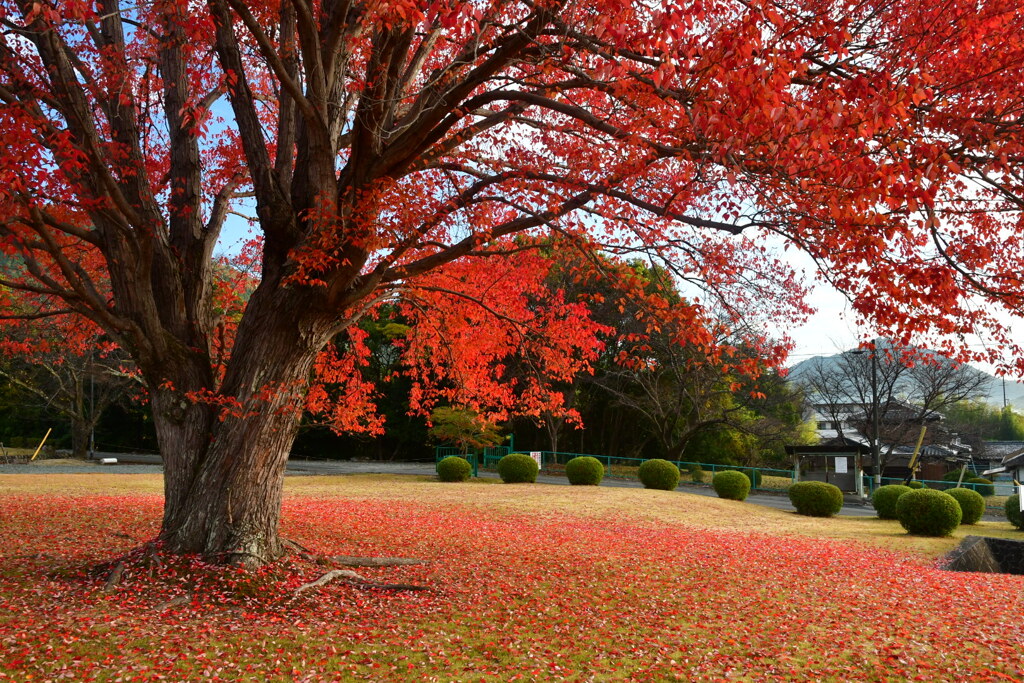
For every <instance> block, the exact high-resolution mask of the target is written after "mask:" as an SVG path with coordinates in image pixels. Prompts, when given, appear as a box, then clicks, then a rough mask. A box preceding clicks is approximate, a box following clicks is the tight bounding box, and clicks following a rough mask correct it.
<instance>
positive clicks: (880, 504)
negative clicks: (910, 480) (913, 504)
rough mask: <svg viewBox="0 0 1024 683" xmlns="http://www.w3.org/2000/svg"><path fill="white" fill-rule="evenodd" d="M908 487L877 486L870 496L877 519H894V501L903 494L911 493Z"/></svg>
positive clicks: (899, 485)
mask: <svg viewBox="0 0 1024 683" xmlns="http://www.w3.org/2000/svg"><path fill="white" fill-rule="evenodd" d="M912 490H913V489H911V488H910V487H909V486H904V485H903V484H887V485H886V486H879V487H878V488H877V489H875V492H874V493H873V494H871V504H872V505H874V506H875V512H877V513H878V518H879V519H896V501H898V500H899V499H900V496H902V495H903V494H904V493H907V492H908V491H912Z"/></svg>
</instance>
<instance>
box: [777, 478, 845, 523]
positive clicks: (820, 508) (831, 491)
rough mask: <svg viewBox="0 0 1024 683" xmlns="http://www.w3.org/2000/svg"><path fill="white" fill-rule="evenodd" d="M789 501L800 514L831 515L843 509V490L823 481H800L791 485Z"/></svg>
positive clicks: (811, 515) (809, 515)
mask: <svg viewBox="0 0 1024 683" xmlns="http://www.w3.org/2000/svg"><path fill="white" fill-rule="evenodd" d="M789 502H791V503H793V507H795V508H796V511H797V513H798V514H801V515H807V516H808V517H831V516H832V515H834V514H836V513H837V512H839V511H840V510H842V509H843V492H842V491H840V490H839V487H838V486H835V485H833V484H826V483H825V482H823V481H798V482H797V483H795V484H793V485H792V486H790V487H789Z"/></svg>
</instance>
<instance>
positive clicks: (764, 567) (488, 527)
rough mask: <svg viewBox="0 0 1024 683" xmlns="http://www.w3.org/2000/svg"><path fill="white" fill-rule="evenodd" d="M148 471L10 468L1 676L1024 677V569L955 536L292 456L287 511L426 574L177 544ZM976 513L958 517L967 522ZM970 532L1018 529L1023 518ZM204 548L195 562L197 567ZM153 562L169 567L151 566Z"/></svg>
mask: <svg viewBox="0 0 1024 683" xmlns="http://www.w3.org/2000/svg"><path fill="white" fill-rule="evenodd" d="M160 504H161V499H160V479H159V477H156V476H149V475H102V476H90V475H57V474H52V475H21V476H16V475H7V476H0V525H2V526H0V534H2V543H0V575H2V584H0V586H2V587H0V643H2V648H0V679H3V678H5V677H6V678H9V679H11V680H18V681H22V680H52V679H59V678H63V679H70V680H111V681H114V680H125V681H130V680H161V679H165V680H200V679H201V680H218V679H221V680H281V681H290V680H310V681H316V680H375V681H388V680H438V681H449V680H466V681H484V680H493V681H507V680H556V679H557V680H579V681H587V680H596V681H612V680H650V681H663V680H834V681H848V680H904V679H915V678H917V679H919V680H928V681H935V680H967V679H970V680H1020V678H1019V676H1020V671H1021V670H1022V653H1024V625H1022V623H1021V620H1020V614H1021V613H1022V612H1024V577H1015V576H1004V575H981V574H976V575H972V574H954V573H950V572H945V571H942V570H940V569H938V568H936V558H938V557H939V556H941V555H942V554H943V553H944V552H946V551H948V550H949V549H950V548H951V547H953V545H955V543H956V541H957V539H956V538H954V539H924V538H915V537H909V536H907V535H906V534H904V533H903V532H902V529H901V528H900V527H899V526H898V524H896V523H894V522H887V521H881V520H875V519H864V518H837V519H831V520H816V519H810V518H804V517H799V516H797V515H795V514H793V513H788V512H783V511H779V510H770V509H765V508H759V507H756V506H753V505H749V504H744V503H736V502H731V501H722V500H717V499H714V498H706V497H700V496H695V495H690V494H686V493H681V492H663V491H646V490H643V489H625V488H585V487H568V486H544V485H516V486H512V485H503V484H495V483H479V482H471V483H466V484H441V483H438V482H434V481H431V480H429V479H428V478H425V477H424V478H417V477H398V476H391V477H388V476H376V475H374V476H349V477H301V478H299V477H296V478H289V479H288V482H287V496H286V502H285V510H284V522H283V532H284V535H285V536H287V537H288V538H290V539H294V540H296V541H298V542H300V543H302V544H303V545H305V546H307V547H309V548H310V549H312V550H315V551H319V552H324V553H329V554H346V555H365V556H394V555H397V556H406V557H416V558H421V559H423V560H425V561H426V562H427V563H426V564H424V565H421V566H407V567H391V568H377V569H360V570H359V571H360V573H362V574H363V575H365V576H367V577H369V578H372V579H375V580H378V581H382V582H389V583H409V584H421V585H426V586H429V587H430V590H428V591H423V592H409V591H381V590H376V589H366V588H358V587H355V586H353V585H349V584H343V583H330V584H327V585H326V586H323V587H321V588H317V589H314V590H307V591H305V592H302V593H301V594H299V595H296V594H295V590H296V588H297V587H298V586H300V585H302V584H303V583H306V582H309V581H312V580H313V579H315V578H316V577H317V576H319V575H320V574H322V573H323V572H324V568H322V567H317V566H315V565H313V564H311V563H308V562H303V561H299V560H295V561H292V562H289V563H287V564H285V565H283V566H280V567H276V568H274V569H273V570H271V571H268V572H265V573H263V574H260V575H255V576H253V575H244V574H239V573H236V572H232V571H228V570H211V569H210V568H207V567H203V566H201V565H200V564H198V563H196V562H195V561H194V560H192V561H190V560H182V561H170V560H168V559H167V558H164V560H163V561H161V562H160V564H159V565H157V564H151V565H150V567H149V569H145V567H144V565H143V564H141V563H139V562H136V563H129V564H128V570H127V571H126V574H125V579H124V580H123V582H122V583H121V584H120V585H117V586H115V587H113V588H112V589H111V590H110V591H109V592H105V591H104V590H103V589H104V580H105V574H94V575H93V574H89V573H88V572H87V570H88V568H89V567H91V566H93V565H95V564H96V563H99V562H102V561H105V560H109V559H111V558H114V557H116V556H118V555H120V554H122V553H124V552H126V551H128V550H130V549H132V548H133V547H136V546H138V545H139V544H140V542H142V541H144V540H146V539H148V538H150V537H151V536H152V535H153V534H154V533H155V532H156V530H157V528H158V525H159V519H160ZM964 531H965V529H964V528H962V529H961V531H960V532H958V534H957V536H958V537H962V536H963V535H964ZM971 533H985V534H990V535H1001V536H1006V537H1011V538H1012V537H1022V536H1024V534H1020V533H1019V532H1015V531H1012V530H1011V529H1010V527H1009V525H1008V524H1006V523H984V524H982V525H980V527H978V528H977V529H972V530H971ZM185 569H190V570H191V571H190V572H186V571H184V570H185ZM150 574H152V576H151V575H150Z"/></svg>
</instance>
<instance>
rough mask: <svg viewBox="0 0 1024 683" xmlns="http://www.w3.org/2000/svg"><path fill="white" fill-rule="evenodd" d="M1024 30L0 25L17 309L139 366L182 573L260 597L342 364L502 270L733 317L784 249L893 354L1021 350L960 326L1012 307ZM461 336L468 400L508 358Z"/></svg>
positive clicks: (612, 17) (581, 5) (218, 5)
mask: <svg viewBox="0 0 1024 683" xmlns="http://www.w3.org/2000/svg"><path fill="white" fill-rule="evenodd" d="M1022 21H1024V18H1022V14H1021V12H1020V10H1019V8H1018V6H1017V3H1016V1H1014V0H988V1H986V2H985V3H982V4H981V5H980V6H979V5H978V3H966V2H960V1H959V0H954V1H953V2H944V3H938V2H935V0H886V2H878V1H877V0H860V1H855V2H853V3H850V2H843V3H839V2H835V1H834V0H810V2H808V1H806V0H799V1H797V0H772V1H768V0H743V1H742V2H741V1H738V0H684V1H682V2H676V1H668V2H659V3H651V2H636V1H634V2H631V1H625V2H623V1H620V0H614V1H612V0H532V1H529V2H525V1H524V2H509V1H506V0H494V1H493V2H486V1H485V2H460V1H456V0H444V1H441V2H425V1H420V0H374V1H369V2H353V1H352V0H250V1H243V0H207V2H205V3H202V4H192V5H188V4H183V3H180V2H173V1H170V0H149V1H143V2H137V3H122V2H121V0H62V1H60V2H57V1H56V0H2V2H0V32H2V36H3V37H2V40H0V100H2V101H3V103H4V106H3V107H2V108H0V248H2V250H3V251H4V252H6V253H8V254H15V255H17V256H18V258H19V259H20V260H21V262H23V263H24V264H25V269H24V270H23V271H20V272H21V274H20V275H18V276H6V277H4V278H3V281H2V282H0V285H3V286H4V287H5V288H6V289H5V290H4V291H5V292H10V291H13V290H22V291H26V290H27V291H30V292H32V293H34V294H36V295H38V296H40V297H43V298H46V299H48V300H49V301H50V302H51V305H52V306H53V307H54V308H55V309H62V310H71V311H74V312H75V313H76V314H77V315H81V316H85V317H86V318H88V319H90V320H91V321H92V322H93V323H95V324H96V325H98V326H100V327H101V328H103V329H104V330H105V331H106V332H107V334H108V335H110V337H111V338H112V339H114V340H116V341H117V342H118V343H119V344H120V345H121V346H122V347H123V348H124V349H126V350H127V351H128V352H129V353H130V354H131V356H132V357H133V359H134V361H135V362H136V364H137V366H138V368H139V371H140V372H141V373H142V376H143V377H144V379H145V381H146V383H147V385H148V386H149V389H150V399H151V402H152V407H153V413H154V422H155V425H156V430H157V434H158V438H159V441H160V444H161V450H162V453H163V456H164V462H165V494H166V496H165V500H166V502H165V511H164V519H163V526H162V531H161V539H162V541H163V542H164V543H165V544H166V547H167V548H169V549H170V550H171V551H175V552H200V553H203V554H205V555H206V556H208V557H209V558H211V559H214V560H217V561H222V562H230V563H238V564H244V565H248V566H258V565H260V564H263V563H265V562H267V561H270V560H272V559H273V558H274V557H276V556H278V555H279V554H280V552H281V547H282V546H281V542H280V539H279V537H278V533H277V525H278V517H279V509H280V502H281V491H282V481H283V471H284V465H285V461H286V459H287V455H288V451H289V447H290V444H291V443H292V440H293V438H294V436H295V433H296V428H297V427H296V425H297V414H298V412H299V410H300V408H301V406H302V405H303V403H304V401H305V397H306V394H307V386H308V381H307V380H308V377H309V376H310V374H311V371H312V370H313V368H314V366H315V365H316V364H317V363H318V362H321V361H323V359H322V358H321V360H320V361H318V358H320V357H319V354H320V352H321V350H322V349H324V348H325V346H326V344H327V342H328V341H329V340H330V339H332V338H334V337H335V336H336V335H338V334H339V333H345V332H346V331H347V332H348V333H349V334H350V335H353V334H356V333H355V332H354V329H353V328H354V323H355V322H356V321H357V320H358V319H359V318H360V316H362V315H365V314H367V313H369V312H371V311H372V310H373V309H374V307H375V306H376V304H377V303H379V302H381V301H385V300H389V299H392V298H394V297H396V296H398V295H399V294H400V293H402V292H408V293H411V294H413V295H414V296H415V297H416V299H417V300H418V301H420V302H421V306H422V311H423V314H424V315H425V316H426V317H427V318H428V319H430V320H435V321H439V322H438V324H440V321H443V320H444V319H445V316H446V315H447V313H446V311H447V310H448V307H449V306H450V305H451V304H452V302H454V301H456V300H463V301H468V300H472V299H476V300H480V299H481V290H482V289H486V284H487V281H488V280H487V278H488V277H489V270H490V268H489V266H488V265H487V264H489V263H497V262H498V260H499V259H510V261H508V262H509V263H520V264H521V270H522V272H521V273H519V276H520V277H521V278H522V281H523V282H524V283H525V282H529V281H531V279H533V280H537V279H539V278H540V277H541V274H539V273H536V272H530V271H531V269H533V268H534V264H533V263H532V262H531V261H530V259H529V258H528V257H526V256H525V255H522V252H521V251H519V250H520V249H521V248H522V245H521V244H520V243H518V242H516V241H515V239H514V238H515V237H516V236H524V237H525V236H530V237H536V236H538V235H540V234H542V233H550V232H557V233H559V234H561V235H563V236H564V237H565V238H566V239H567V241H568V242H570V243H571V242H574V241H575V242H577V243H579V244H583V245H586V246H587V247H588V248H602V249H605V250H608V251H610V252H619V253H622V252H625V251H636V250H642V251H644V252H646V253H647V254H649V255H650V257H651V258H658V259H664V260H665V261H666V262H667V263H669V264H671V267H672V268H673V269H674V272H675V273H676V274H677V275H679V276H680V277H682V278H685V279H686V280H688V281H690V282H697V283H701V284H703V285H705V286H707V287H709V288H713V289H717V290H719V291H721V292H723V293H725V294H728V293H729V292H730V291H732V288H733V286H734V285H735V284H736V283H738V282H742V281H744V280H745V278H746V275H747V274H748V272H749V270H750V269H751V268H755V269H756V268H757V267H758V265H759V264H760V263H762V262H763V261H764V260H765V259H767V258H770V257H769V256H768V255H767V252H764V251H763V249H762V248H761V247H758V246H757V243H756V240H757V238H758V237H760V236H762V235H763V234H765V233H777V234H779V235H783V236H784V237H785V238H787V239H788V240H789V243H790V244H793V245H796V246H798V247H799V248H802V249H804V250H806V251H807V252H809V253H810V254H811V255H812V256H813V257H814V258H816V259H817V260H818V261H819V263H820V265H821V267H822V269H823V270H824V272H826V273H827V274H828V276H829V277H830V279H831V280H832V281H833V282H834V283H835V284H836V285H837V286H839V287H840V288H842V289H844V290H845V291H847V292H849V293H850V296H851V297H852V299H853V301H854V304H855V306H856V308H857V310H858V311H860V312H861V313H862V314H863V315H864V316H866V317H870V318H872V319H874V320H876V321H877V322H878V323H880V324H881V325H882V326H888V327H892V328H895V329H896V330H897V331H898V332H899V333H900V334H901V335H908V336H909V335H912V334H918V335H920V334H924V333H928V332H937V333H943V334H950V333H952V334H957V333H963V332H967V331H971V330H979V329H982V328H985V329H988V330H989V331H991V332H992V333H993V334H995V335H996V339H997V341H999V340H1002V341H1004V342H1008V341H1009V340H1008V339H1007V337H1006V336H1005V334H1003V333H1002V332H1001V328H1000V326H999V320H998V319H997V317H996V314H995V313H994V312H993V310H990V309H986V308H985V307H983V306H975V305H973V304H972V301H973V298H972V297H974V296H976V295H978V293H980V295H981V296H983V297H987V299H988V300H989V301H991V302H993V304H995V305H998V306H1003V307H1005V308H1007V309H1009V310H1011V311H1016V310H1017V309H1019V307H1020V303H1021V299H1020V296H1021V289H1020V287H1019V285H1020V280H1019V273H1020V272H1022V267H1021V266H1022V265H1024V264H1022V263H1021V255H1020V253H1019V250H1017V249H1016V245H1017V240H1016V238H1015V235H1016V231H1017V229H1018V227H1019V225H1018V222H1019V215H1020V213H1019V207H1020V204H1021V202H1022V192H1021V177H1020V174H1019V168H1020V165H1019V162H1020V155H1021V148H1020V145H1021V136H1020V125H1021V123H1020V122H1021V97H1022V94H1021V90H1020V88H1019V84H1020V83H1021V82H1022V81H1024V77H1022V73H1021V71H1022V63H1024V59H1022V57H1024V51H1022V48H1021V41H1020V36H1021V35H1024V30H1022V28H1024V27H1022V25H1021V24H1022ZM225 100H226V101H225ZM243 196H244V197H245V201H251V202H253V203H254V204H255V211H256V215H257V217H258V228H259V230H260V231H261V233H262V236H263V242H262V246H261V251H260V255H259V256H260V269H261V270H260V279H259V283H258V285H257V286H256V287H255V289H254V290H253V291H252V293H251V296H250V297H249V298H248V301H247V302H246V306H245V310H244V313H243V314H242V315H241V316H240V317H239V318H238V319H237V326H236V328H235V329H234V331H233V338H232V340H231V345H230V353H229V354H227V355H226V354H224V353H223V351H224V350H225V348H226V347H224V346H223V345H222V346H219V347H218V342H217V340H216V325H217V315H216V310H215V309H216V304H215V302H214V301H213V296H212V289H213V285H212V283H213V280H214V270H215V268H214V264H213V261H212V260H211V258H210V255H211V253H212V250H213V248H214V244H215V242H216V240H217V238H218V235H219V233H220V230H221V228H222V226H223V223H224V220H225V217H226V216H227V215H228V212H229V211H230V210H231V209H232V206H233V204H234V203H235V202H237V201H240V200H241V199H240V198H241V197H243ZM748 236H749V237H748ZM517 254H520V256H518V257H517ZM94 258H97V259H98V261H99V263H98V264H92V263H91V260H92V259H94ZM520 258H521V260H519V259H520ZM469 264H475V265H469ZM471 272H472V273H473V275H472V277H470V276H469V274H470V273H471ZM97 278H99V279H109V289H105V288H104V287H102V286H99V285H98V283H97ZM784 282H785V281H784ZM784 282H783V284H784ZM505 292H506V293H505V294H503V296H505V297H514V296H515V292H514V291H513V290H512V289H511V288H509V289H506V290H505ZM442 295H443V296H442ZM3 296H6V294H4V295H3ZM695 302H696V300H695ZM484 303H485V304H486V302H484ZM499 303H500V305H496V304H494V303H491V304H487V308H489V309H490V310H492V311H493V312H494V313H496V314H498V316H499V317H500V316H504V317H505V318H507V319H508V320H509V321H512V322H515V323H516V324H518V322H517V321H516V317H515V311H516V310H517V308H519V305H518V304H517V303H516V302H515V301H514V300H513V298H505V300H503V301H501V302H499ZM506 304H507V305H508V307H509V308H510V309H511V313H510V312H508V311H503V310H502V309H503V307H505V306H506ZM554 305H555V307H556V313H555V314H554V315H555V318H553V319H552V320H553V322H552V325H553V327H554V328H557V329H558V332H559V335H558V336H560V337H561V336H562V335H566V337H563V338H564V339H565V341H566V343H567V344H569V345H570V346H571V348H572V349H573V351H572V353H569V354H568V355H569V356H571V357H574V358H576V359H577V360H575V361H572V362H585V349H586V348H587V347H588V344H589V343H590V342H588V340H587V339H586V338H585V337H586V334H585V331H586V326H583V329H582V330H579V328H578V326H574V325H573V324H571V321H572V315H573V314H572V312H571V310H570V309H568V308H565V307H563V308H562V309H561V311H560V312H557V307H558V304H557V303H555V304H554ZM520 312H522V310H520ZM541 317H542V316H541ZM690 318H691V319H692V321H693V323H692V325H691V326H690V329H692V330H693V335H694V338H695V340H696V341H697V342H699V343H704V341H706V340H708V339H710V336H709V335H707V334H706V333H705V332H703V331H701V327H702V324H703V320H704V319H705V318H706V315H705V314H704V313H703V311H702V309H701V307H700V306H699V305H698V304H697V303H695V304H694V306H693V308H692V311H691V315H690ZM452 319H453V320H454V319H455V318H452ZM531 319H536V320H537V321H538V322H539V321H540V320H541V318H536V316H535V315H534V314H533V313H531ZM563 323H564V324H563ZM510 324H511V322H510ZM465 332H466V330H465V329H462V330H451V331H450V332H449V333H448V339H453V338H459V339H463V338H464V339H466V349H467V351H466V353H467V354H468V355H466V359H467V363H468V364H467V365H465V366H462V367H463V368H464V369H465V370H466V371H467V373H468V374H467V376H465V377H464V378H463V380H464V381H463V384H465V383H470V384H471V383H472V382H474V381H476V380H477V379H478V378H479V375H478V374H476V373H475V372H470V371H471V370H473V369H474V368H476V367H479V364H476V365H474V363H475V362H476V361H475V358H474V355H473V354H472V353H471V351H470V350H471V349H472V348H473V345H474V344H490V343H492V341H493V340H490V339H488V338H487V337H486V335H484V336H482V337H474V336H472V335H468V334H465ZM1000 334H1003V336H1002V337H1000V336H999V335H1000ZM423 348H424V349H427V346H424V347H423ZM432 348H436V346H435V347H432ZM567 349H568V347H566V348H565V349H562V351H565V350H567ZM535 352H536V353H537V354H538V355H539V356H543V355H544V354H548V350H547V348H546V347H544V346H537V347H536V348H535ZM581 354H582V355H581ZM428 355H429V352H428ZM549 359H550V360H553V361H554V357H553V356H549ZM325 362H326V361H325ZM345 362H357V361H355V360H349V361H345ZM559 363H562V361H557V362H555V363H554V365H555V367H556V371H564V372H568V371H569V370H570V368H569V367H568V365H565V364H563V365H562V368H561V370H558V369H557V368H558V365H559ZM570 365H571V363H570ZM427 371H428V370H427V369H424V372H427ZM339 372H340V373H342V374H341V375H339V377H344V376H346V375H345V373H346V372H348V376H352V375H353V373H352V372H350V371H346V370H345V368H344V367H342V368H340V369H339ZM364 393H365V392H364ZM354 397H355V398H356V399H358V400H357V401H355V402H356V403H360V402H365V401H364V400H363V399H364V398H365V396H364V395H363V394H360V393H358V392H357V393H355V394H354ZM499 398H500V393H499ZM535 398H536V403H537V406H538V408H539V409H542V408H543V407H544V406H545V405H547V406H548V407H550V406H551V400H552V397H545V396H542V395H538V396H536V397H535ZM555 400H556V399H555ZM498 403H499V404H500V400H499V401H498ZM366 424H369V423H366Z"/></svg>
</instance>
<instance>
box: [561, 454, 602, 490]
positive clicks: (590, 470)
mask: <svg viewBox="0 0 1024 683" xmlns="http://www.w3.org/2000/svg"><path fill="white" fill-rule="evenodd" d="M565 476H566V477H568V478H569V483H570V484H572V485H573V486H597V485H598V484H600V483H601V480H602V479H604V465H602V464H601V461H600V460H598V459H597V458H594V457H592V456H589V455H581V456H579V457H577V458H573V459H572V460H570V461H569V462H567V463H565Z"/></svg>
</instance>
